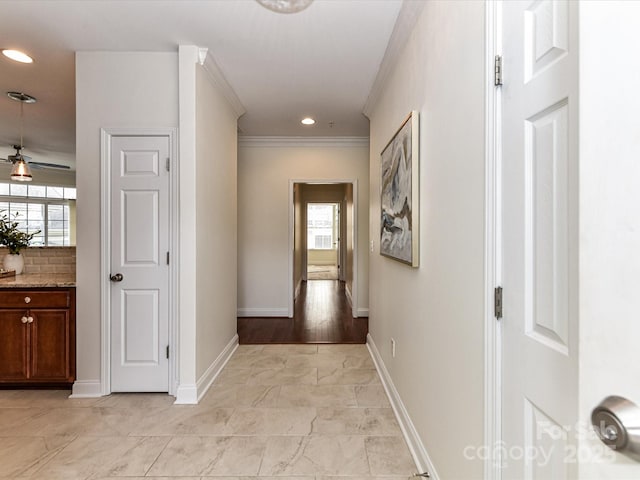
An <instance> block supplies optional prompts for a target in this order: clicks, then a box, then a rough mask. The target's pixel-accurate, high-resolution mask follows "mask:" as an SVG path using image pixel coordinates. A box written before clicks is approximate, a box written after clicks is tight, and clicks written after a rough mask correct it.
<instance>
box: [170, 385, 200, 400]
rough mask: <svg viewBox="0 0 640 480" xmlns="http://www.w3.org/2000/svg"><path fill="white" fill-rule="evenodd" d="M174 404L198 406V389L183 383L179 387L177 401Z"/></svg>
mask: <svg viewBox="0 0 640 480" xmlns="http://www.w3.org/2000/svg"><path fill="white" fill-rule="evenodd" d="M173 403H174V404H177V405H196V404H197V403H198V387H197V386H196V385H195V384H193V383H189V384H184V383H181V384H180V385H178V388H177V390H176V401H175V402H173Z"/></svg>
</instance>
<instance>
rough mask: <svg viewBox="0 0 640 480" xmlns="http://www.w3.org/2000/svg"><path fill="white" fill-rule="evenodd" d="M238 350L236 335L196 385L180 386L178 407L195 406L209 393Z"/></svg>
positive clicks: (177, 397)
mask: <svg viewBox="0 0 640 480" xmlns="http://www.w3.org/2000/svg"><path fill="white" fill-rule="evenodd" d="M237 348H238V335H237V334H236V335H234V336H233V338H232V339H231V340H230V341H229V343H228V344H227V346H226V347H224V349H223V350H222V352H221V353H220V355H218V358H216V359H215V360H214V361H213V363H212V364H211V365H209V368H207V370H206V371H205V372H204V374H203V375H202V376H201V377H200V378H199V379H198V381H197V382H196V384H195V385H194V384H185V385H179V386H178V388H177V390H176V401H175V402H174V403H176V404H178V405H195V404H197V403H198V402H199V401H200V400H202V397H204V395H205V394H206V393H207V391H208V390H209V388H210V387H211V385H212V384H213V381H214V380H215V379H216V377H217V376H218V375H219V374H220V372H221V371H222V369H223V368H224V366H225V365H226V364H227V362H228V361H229V359H230V358H231V355H233V352H235V351H236V349H237Z"/></svg>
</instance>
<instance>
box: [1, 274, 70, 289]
mask: <svg viewBox="0 0 640 480" xmlns="http://www.w3.org/2000/svg"><path fill="white" fill-rule="evenodd" d="M75 286H76V275H75V273H23V274H22V275H16V276H15V277H5V278H0V289H2V288H34V287H75Z"/></svg>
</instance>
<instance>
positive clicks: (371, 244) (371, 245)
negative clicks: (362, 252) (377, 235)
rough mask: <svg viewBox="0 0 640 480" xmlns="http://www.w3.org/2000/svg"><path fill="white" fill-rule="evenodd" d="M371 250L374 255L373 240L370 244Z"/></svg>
mask: <svg viewBox="0 0 640 480" xmlns="http://www.w3.org/2000/svg"><path fill="white" fill-rule="evenodd" d="M369 249H371V253H373V240H371V242H370V243H369Z"/></svg>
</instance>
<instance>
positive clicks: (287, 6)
mask: <svg viewBox="0 0 640 480" xmlns="http://www.w3.org/2000/svg"><path fill="white" fill-rule="evenodd" d="M256 2H258V3H259V4H260V5H262V6H263V7H265V8H268V9H269V10H271V11H272V12H276V13H298V12H301V11H302V10H304V9H305V8H307V7H308V6H309V5H311V2H313V0H256Z"/></svg>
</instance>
